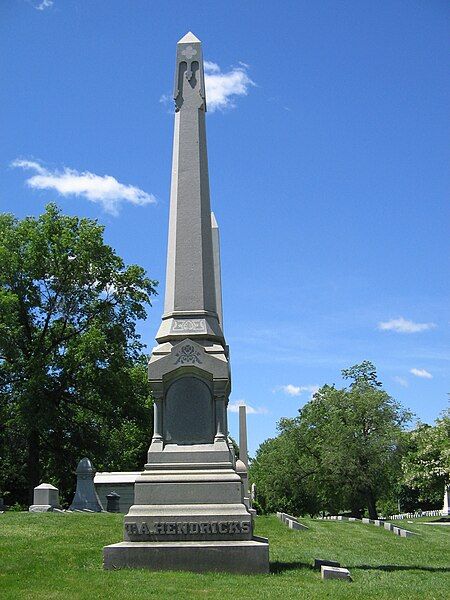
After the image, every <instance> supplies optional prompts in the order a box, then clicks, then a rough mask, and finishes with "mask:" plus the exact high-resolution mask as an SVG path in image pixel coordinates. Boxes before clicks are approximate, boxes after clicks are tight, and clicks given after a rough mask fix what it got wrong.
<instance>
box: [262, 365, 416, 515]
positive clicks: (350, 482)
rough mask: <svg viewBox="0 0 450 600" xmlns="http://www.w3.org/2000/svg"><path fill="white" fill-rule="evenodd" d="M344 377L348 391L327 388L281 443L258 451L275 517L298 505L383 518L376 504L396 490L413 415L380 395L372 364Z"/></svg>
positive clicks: (286, 426) (284, 431)
mask: <svg viewBox="0 0 450 600" xmlns="http://www.w3.org/2000/svg"><path fill="white" fill-rule="evenodd" d="M342 374H343V376H344V378H348V379H350V381H351V383H350V385H349V387H347V388H343V389H337V388H336V387H335V386H334V385H332V386H330V385H324V386H323V387H322V388H321V389H320V390H318V391H317V392H316V393H315V394H314V396H313V398H312V399H311V400H310V401H309V402H307V403H306V404H305V406H304V407H303V408H301V409H300V410H299V416H298V417H296V418H294V419H282V420H281V421H280V423H279V430H280V435H279V437H278V438H276V440H271V441H270V443H269V445H268V446H266V447H264V445H263V446H262V447H261V449H260V451H258V453H257V456H256V460H255V464H254V465H253V466H252V473H253V477H254V479H255V481H256V483H257V486H258V490H259V491H261V490H262V489H263V490H265V493H266V494H267V496H266V502H267V505H268V507H270V509H271V510H273V508H274V506H275V504H276V503H277V502H278V506H279V508H278V510H280V509H281V508H283V507H286V505H287V503H288V502H291V510H293V511H294V512H295V511H296V512H298V513H301V512H302V511H307V512H309V511H310V510H316V511H318V510H319V509H320V510H327V511H330V512H334V513H335V512H337V511H339V510H350V511H352V512H353V513H360V512H361V511H362V510H363V509H364V508H366V509H367V510H368V512H369V515H370V516H371V518H376V515H377V509H376V503H377V500H379V499H381V498H383V497H385V496H387V495H389V493H390V492H391V490H392V488H393V486H394V485H395V481H396V479H397V478H398V473H399V471H400V459H401V456H400V451H399V448H400V445H401V436H402V427H403V425H404V423H406V422H407V421H408V420H409V419H410V414H409V413H408V412H407V411H405V410H403V409H402V408H401V406H400V405H399V404H398V403H397V402H395V401H394V400H393V399H392V398H391V397H390V396H389V395H388V394H387V393H386V392H385V391H384V390H382V389H381V384H380V382H379V381H378V379H377V375H376V370H375V368H374V366H373V365H372V363H370V362H369V361H364V362H363V363H361V364H359V365H355V366H353V367H351V368H350V369H345V370H344V371H343V372H342ZM266 444H267V442H266ZM258 463H259V464H258ZM262 471H265V474H264V475H262ZM258 477H259V478H262V480H263V483H261V481H260V480H259V479H258ZM269 490H271V491H270V492H269ZM280 504H281V506H280Z"/></svg>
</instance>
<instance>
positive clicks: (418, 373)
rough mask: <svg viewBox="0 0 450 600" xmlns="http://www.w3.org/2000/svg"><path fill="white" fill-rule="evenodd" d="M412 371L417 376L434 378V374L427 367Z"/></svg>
mask: <svg viewBox="0 0 450 600" xmlns="http://www.w3.org/2000/svg"><path fill="white" fill-rule="evenodd" d="M410 373H412V374H413V375H415V376H416V377H422V378H423V379H433V375H432V374H431V373H429V372H428V371H426V370H425V369H411V370H410Z"/></svg>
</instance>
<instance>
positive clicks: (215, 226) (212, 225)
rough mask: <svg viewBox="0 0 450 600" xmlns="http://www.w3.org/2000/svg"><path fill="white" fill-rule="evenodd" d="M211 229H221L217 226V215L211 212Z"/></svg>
mask: <svg viewBox="0 0 450 600" xmlns="http://www.w3.org/2000/svg"><path fill="white" fill-rule="evenodd" d="M211 227H212V228H213V229H219V226H218V225H217V220H216V215H215V214H214V213H213V212H211Z"/></svg>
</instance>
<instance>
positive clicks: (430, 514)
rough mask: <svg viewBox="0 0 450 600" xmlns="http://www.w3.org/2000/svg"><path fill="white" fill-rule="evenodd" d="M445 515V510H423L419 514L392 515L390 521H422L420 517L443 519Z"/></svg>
mask: <svg viewBox="0 0 450 600" xmlns="http://www.w3.org/2000/svg"><path fill="white" fill-rule="evenodd" d="M443 515H444V511H443V510H421V511H419V512H410V513H401V514H398V515H390V517H389V519H391V521H401V520H402V519H420V517H441V516H443Z"/></svg>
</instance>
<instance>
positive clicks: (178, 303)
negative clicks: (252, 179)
mask: <svg viewBox="0 0 450 600" xmlns="http://www.w3.org/2000/svg"><path fill="white" fill-rule="evenodd" d="M174 100H175V132H174V143H173V160H172V186H171V197H170V217H169V240H168V250H167V277H166V296H165V307H164V314H163V316H162V323H161V326H160V328H159V330H158V333H157V335H156V340H157V342H158V346H156V347H155V348H154V349H153V351H152V355H151V358H150V362H149V368H148V373H149V381H150V385H151V388H152V393H153V396H154V399H155V403H154V432H153V438H152V441H151V444H150V448H149V451H148V459H147V464H146V465H145V470H144V472H143V473H142V474H141V475H140V476H139V477H138V478H137V480H136V483H135V504H134V505H133V506H131V508H130V510H129V512H128V514H127V515H126V517H125V532H124V539H125V541H124V542H121V543H119V544H113V545H111V546H106V547H105V548H104V567H105V568H118V567H140V568H142V567H143V568H149V569H153V570H160V569H181V570H193V571H208V570H216V571H229V572H242V573H264V572H267V571H268V569H269V562H268V543H267V540H266V539H265V538H257V537H256V536H254V535H253V521H252V518H251V515H250V513H249V511H248V509H247V507H246V505H245V503H244V490H243V485H242V481H241V478H240V477H239V475H238V474H237V473H236V468H235V467H236V463H235V459H234V454H233V452H232V450H231V447H230V444H229V442H228V425H227V413H226V408H227V404H228V396H229V394H230V385H231V377H230V367H229V361H228V348H227V346H226V344H225V339H224V335H223V331H222V303H221V280H220V258H219V238H218V231H217V223H216V221H215V218H214V217H212V215H211V207H210V198H209V177H208V160H207V152H206V131H205V112H206V98H205V83H204V71H203V57H202V47H201V43H200V41H199V40H198V39H197V38H196V37H195V36H194V35H193V34H192V33H188V34H187V35H185V36H184V37H183V38H182V39H181V40H180V41H179V42H178V44H177V55H176V70H175V86H174Z"/></svg>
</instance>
